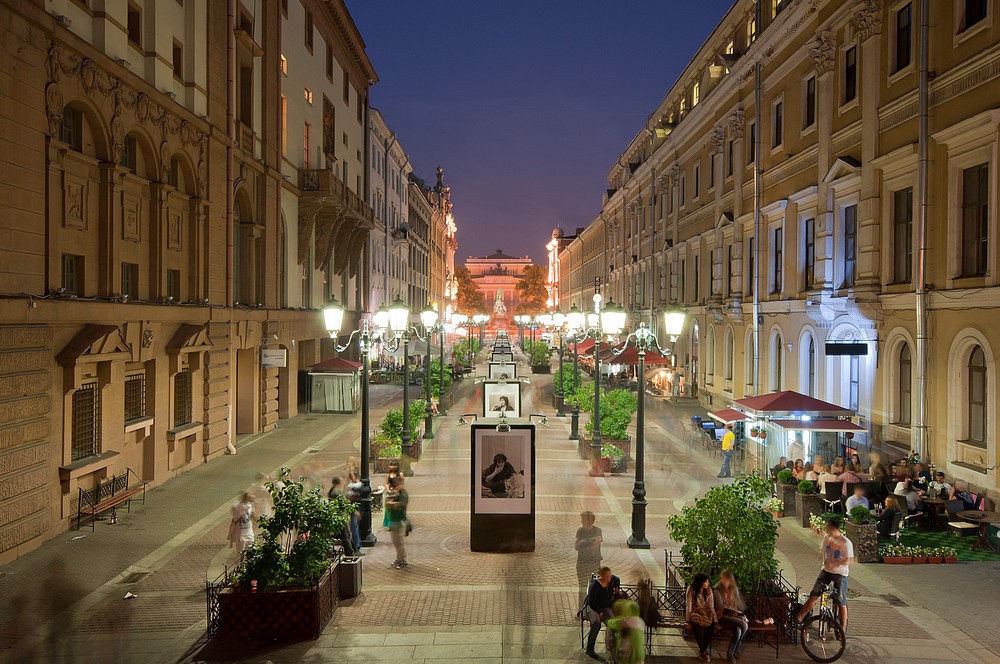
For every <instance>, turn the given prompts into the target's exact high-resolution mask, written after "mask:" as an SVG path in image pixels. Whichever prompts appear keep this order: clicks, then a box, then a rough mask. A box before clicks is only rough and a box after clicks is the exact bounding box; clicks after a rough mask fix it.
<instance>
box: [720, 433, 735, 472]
mask: <svg viewBox="0 0 1000 664" xmlns="http://www.w3.org/2000/svg"><path fill="white" fill-rule="evenodd" d="M734 447H736V434H735V433H733V423H732V422H729V423H727V424H726V433H725V434H724V435H723V436H722V469H721V470H720V471H719V474H718V477H732V473H731V472H730V468H729V467H730V465H731V464H732V462H733V448H734Z"/></svg>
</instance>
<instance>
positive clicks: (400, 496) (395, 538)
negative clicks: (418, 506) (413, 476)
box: [385, 475, 410, 569]
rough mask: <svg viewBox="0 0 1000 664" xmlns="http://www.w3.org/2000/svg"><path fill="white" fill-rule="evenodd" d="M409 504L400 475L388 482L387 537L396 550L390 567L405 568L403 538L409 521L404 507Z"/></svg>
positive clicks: (408, 496) (408, 495) (408, 497)
mask: <svg viewBox="0 0 1000 664" xmlns="http://www.w3.org/2000/svg"><path fill="white" fill-rule="evenodd" d="M409 502H410V494H408V493H407V492H406V487H405V486H404V480H403V476H402V475H397V476H396V477H394V478H393V479H391V480H390V481H389V495H388V497H387V499H386V507H385V513H386V519H387V520H388V522H389V525H388V528H389V536H390V537H391V538H392V545H393V546H394V547H395V548H396V559H395V560H394V561H393V562H392V567H395V568H396V569H403V568H404V567H406V543H405V542H404V541H403V538H404V537H405V536H406V535H408V534H409V532H408V531H409V521H407V519H406V506H407V505H408V504H409Z"/></svg>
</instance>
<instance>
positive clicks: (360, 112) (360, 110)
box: [357, 92, 365, 123]
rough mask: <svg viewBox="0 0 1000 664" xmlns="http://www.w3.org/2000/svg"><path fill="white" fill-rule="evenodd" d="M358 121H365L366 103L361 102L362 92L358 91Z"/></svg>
mask: <svg viewBox="0 0 1000 664" xmlns="http://www.w3.org/2000/svg"><path fill="white" fill-rule="evenodd" d="M357 109H358V123H361V122H364V119H365V105H364V104H362V103H361V93H360V92H359V93H358V104H357Z"/></svg>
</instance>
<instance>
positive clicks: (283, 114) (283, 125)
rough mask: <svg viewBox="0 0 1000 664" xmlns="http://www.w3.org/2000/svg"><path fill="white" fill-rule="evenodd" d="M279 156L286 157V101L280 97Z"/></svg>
mask: <svg viewBox="0 0 1000 664" xmlns="http://www.w3.org/2000/svg"><path fill="white" fill-rule="evenodd" d="M281 156H282V157H287V156H288V99H287V98H286V97H285V95H281Z"/></svg>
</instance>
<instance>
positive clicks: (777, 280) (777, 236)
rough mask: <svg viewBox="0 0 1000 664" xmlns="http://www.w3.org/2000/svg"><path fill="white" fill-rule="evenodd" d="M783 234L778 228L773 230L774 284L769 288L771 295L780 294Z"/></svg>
mask: <svg viewBox="0 0 1000 664" xmlns="http://www.w3.org/2000/svg"><path fill="white" fill-rule="evenodd" d="M782 235H783V232H782V229H780V228H775V229H774V236H773V237H774V284H773V285H772V287H771V292H772V293H780V292H781V279H782V256H783V250H784V246H783V244H784V243H783V242H782V240H783V238H782Z"/></svg>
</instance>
